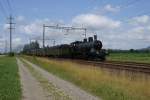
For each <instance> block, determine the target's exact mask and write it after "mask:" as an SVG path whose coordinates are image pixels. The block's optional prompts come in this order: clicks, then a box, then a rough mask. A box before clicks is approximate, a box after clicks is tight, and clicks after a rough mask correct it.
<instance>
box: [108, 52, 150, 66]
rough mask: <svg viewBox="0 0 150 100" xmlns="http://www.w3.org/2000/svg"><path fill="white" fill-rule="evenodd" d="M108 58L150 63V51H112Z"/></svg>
mask: <svg viewBox="0 0 150 100" xmlns="http://www.w3.org/2000/svg"><path fill="white" fill-rule="evenodd" d="M107 60H110V61H124V62H140V63H150V53H130V52H127V53H110V55H109V56H108V59H107Z"/></svg>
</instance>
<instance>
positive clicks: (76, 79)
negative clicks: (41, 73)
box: [25, 56, 150, 100]
mask: <svg viewBox="0 0 150 100" xmlns="http://www.w3.org/2000/svg"><path fill="white" fill-rule="evenodd" d="M25 58H26V59H28V60H30V61H32V62H33V63H35V64H38V65H39V66H41V67H42V68H44V69H46V70H47V71H49V72H50V73H52V74H54V75H57V76H59V77H61V78H63V79H65V80H67V81H70V82H72V83H74V84H75V85H77V86H79V87H81V88H82V89H84V90H86V91H88V92H90V93H92V94H94V95H96V96H99V97H100V98H102V99H104V100H149V98H150V80H149V79H147V80H146V81H145V80H144V79H143V78H142V77H138V78H131V77H133V76H131V77H129V76H126V75H124V74H123V73H122V74H119V75H115V74H113V73H112V74H110V73H108V72H107V71H104V70H100V68H96V67H91V66H85V65H81V64H76V63H72V62H69V61H68V62H67V61H65V62H63V61H55V60H49V59H46V58H35V57H27V56H26V57H25Z"/></svg>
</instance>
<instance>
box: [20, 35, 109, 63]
mask: <svg viewBox="0 0 150 100" xmlns="http://www.w3.org/2000/svg"><path fill="white" fill-rule="evenodd" d="M102 46H103V45H102V42H101V41H100V40H97V35H94V38H93V37H89V38H88V39H87V38H85V39H84V40H83V41H75V42H72V43H70V44H62V45H57V46H52V47H45V48H39V47H38V46H37V47H36V48H33V46H32V49H31V48H29V49H28V50H25V49H24V50H23V52H25V53H26V54H30V55H36V56H47V57H58V58H72V59H87V60H101V61H104V60H105V58H106V55H107V53H106V50H104V49H102ZM29 47H31V46H29Z"/></svg>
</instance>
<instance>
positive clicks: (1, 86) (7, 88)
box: [0, 56, 21, 100]
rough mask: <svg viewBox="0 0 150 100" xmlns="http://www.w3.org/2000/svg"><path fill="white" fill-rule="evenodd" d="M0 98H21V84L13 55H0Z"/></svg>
mask: <svg viewBox="0 0 150 100" xmlns="http://www.w3.org/2000/svg"><path fill="white" fill-rule="evenodd" d="M0 100H21V85H20V80H19V75H18V67H17V63H16V59H15V57H6V56H3V57H0Z"/></svg>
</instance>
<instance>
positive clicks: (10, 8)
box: [6, 0, 12, 14]
mask: <svg viewBox="0 0 150 100" xmlns="http://www.w3.org/2000/svg"><path fill="white" fill-rule="evenodd" d="M6 2H7V5H8V8H9V12H10V14H11V13H12V6H11V4H10V1H9V0H6Z"/></svg>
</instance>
